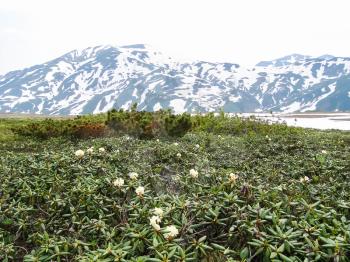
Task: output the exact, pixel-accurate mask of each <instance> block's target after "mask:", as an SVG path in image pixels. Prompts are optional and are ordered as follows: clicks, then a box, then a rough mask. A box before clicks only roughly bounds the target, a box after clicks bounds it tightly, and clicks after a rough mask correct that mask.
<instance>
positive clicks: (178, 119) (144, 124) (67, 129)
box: [12, 105, 302, 139]
mask: <svg viewBox="0 0 350 262" xmlns="http://www.w3.org/2000/svg"><path fill="white" fill-rule="evenodd" d="M301 130H302V129H301V128H290V127H287V126H286V125H281V124H269V123H267V122H264V121H262V120H258V119H256V118H254V117H249V118H241V117H238V116H234V115H233V116H228V115H226V114H224V113H223V112H221V113H220V114H218V115H215V114H214V113H209V114H203V115H201V114H198V115H189V114H187V113H184V114H179V115H175V114H172V113H171V111H170V110H159V111H156V112H147V111H136V105H135V106H133V107H132V109H131V110H130V111H124V110H123V109H120V110H116V109H113V110H111V111H109V112H107V113H106V114H100V115H96V116H95V115H86V116H78V117H75V118H72V119H45V120H41V121H35V122H33V123H29V124H24V125H20V126H18V125H17V126H15V127H13V128H12V131H13V132H14V133H15V134H17V135H19V136H25V137H26V136H29V137H35V138H39V139H48V138H51V137H65V138H89V137H101V136H121V135H130V136H132V137H137V138H141V139H152V138H155V137H163V138H169V137H174V138H176V137H182V136H184V135H185V134H186V133H188V132H207V133H213V134H222V135H249V134H261V135H264V134H265V135H266V134H270V133H279V134H282V133H283V134H285V135H288V134H290V133H298V132H302V131H301Z"/></svg>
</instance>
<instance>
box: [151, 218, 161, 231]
mask: <svg viewBox="0 0 350 262" xmlns="http://www.w3.org/2000/svg"><path fill="white" fill-rule="evenodd" d="M160 222H161V219H160V217H159V216H152V217H151V218H150V219H149V224H150V225H151V226H152V227H153V228H154V229H155V230H157V231H159V230H160V225H159V223H160Z"/></svg>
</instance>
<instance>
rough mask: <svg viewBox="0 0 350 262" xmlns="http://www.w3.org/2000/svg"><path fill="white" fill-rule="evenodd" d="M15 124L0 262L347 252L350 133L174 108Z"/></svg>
mask: <svg viewBox="0 0 350 262" xmlns="http://www.w3.org/2000/svg"><path fill="white" fill-rule="evenodd" d="M7 121H8V122H6V124H4V125H5V126H6V125H7V126H9V129H10V130H11V132H15V133H14V137H13V139H9V140H7V141H2V143H1V148H0V184H1V188H0V260H4V261H21V260H24V261H317V260H319V261H349V258H348V257H350V191H349V187H350V181H349V175H350V161H349V160H350V135H349V134H348V133H342V132H319V131H313V130H306V129H301V128H289V127H286V126H285V125H268V124H267V123H263V122H258V121H256V120H254V119H248V120H242V119H240V118H238V117H233V118H227V117H225V116H224V115H223V114H221V115H219V116H214V115H210V114H209V115H205V116H199V115H198V116H189V115H180V116H173V115H171V114H170V112H168V111H161V112H157V113H154V114H151V113H146V112H136V111H132V112H124V111H113V112H110V113H109V114H108V115H98V116H88V117H79V118H76V119H69V120H36V121H34V122H31V121H30V120H26V121H25V122H22V124H14V122H15V120H13V121H12V122H11V121H10V120H7ZM17 122H20V121H17ZM3 123H5V122H3ZM85 125H87V126H94V125H98V126H103V129H104V131H103V132H101V133H98V134H96V135H95V133H94V132H92V131H91V130H94V129H93V128H91V129H90V130H89V131H86V132H85V129H84V126H85ZM49 126H51V127H52V128H51V129H48V127H49ZM78 126H79V128H80V130H82V131H81V133H82V134H84V135H81V136H80V135H79V136H76V135H72V134H75V133H74V132H70V131H71V130H73V129H75V128H77V127H78ZM41 128H42V130H41V131H40V132H38V133H35V129H41ZM65 128H66V129H65ZM25 130H27V133H25ZM47 130H50V132H49V131H47ZM52 130H58V131H57V133H55V132H56V131H52ZM63 130H65V131H63ZM55 134H56V135H55ZM86 134H87V135H86ZM88 137H90V138H88ZM77 138H85V139H77ZM91 147H93V148H91Z"/></svg>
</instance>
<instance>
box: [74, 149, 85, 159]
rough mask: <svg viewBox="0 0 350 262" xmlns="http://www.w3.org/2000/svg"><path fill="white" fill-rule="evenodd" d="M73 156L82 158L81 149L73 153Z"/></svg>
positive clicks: (82, 152)
mask: <svg viewBox="0 0 350 262" xmlns="http://www.w3.org/2000/svg"><path fill="white" fill-rule="evenodd" d="M75 156H76V157H78V158H82V157H83V156H84V151H83V150H81V149H79V150H77V151H75Z"/></svg>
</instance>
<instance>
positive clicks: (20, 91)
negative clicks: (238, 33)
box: [0, 44, 350, 115]
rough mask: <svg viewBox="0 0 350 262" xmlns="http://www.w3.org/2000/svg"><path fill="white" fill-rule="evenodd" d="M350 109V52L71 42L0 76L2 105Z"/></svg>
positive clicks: (55, 109) (78, 109) (87, 109)
mask: <svg viewBox="0 0 350 262" xmlns="http://www.w3.org/2000/svg"><path fill="white" fill-rule="evenodd" d="M135 102H136V103H138V109H139V110H149V111H152V110H158V109H161V108H171V109H173V110H174V111H175V112H176V113H181V112H211V111H217V110H219V109H223V110H224V111H226V112H267V111H277V112H296V111H301V112H305V111H314V110H321V111H330V112H332V111H334V112H336V111H348V110H350V58H341V57H334V56H331V55H323V56H320V57H311V56H305V55H300V54H292V55H288V56H284V57H281V58H278V59H275V60H271V61H261V62H259V63H258V64H257V65H256V66H253V67H243V66H240V65H239V64H236V63H214V62H206V61H200V60H197V61H185V62H184V61H181V62H180V61H178V60H175V59H173V58H170V57H169V56H166V55H164V54H162V53H161V52H159V51H157V50H155V49H153V48H152V47H151V46H148V45H144V44H134V45H125V46H112V45H100V46H95V47H89V48H85V49H80V50H72V51H70V52H68V53H66V54H64V55H62V56H60V57H58V58H55V59H53V60H50V61H47V62H45V63H43V64H38V65H34V66H32V67H28V68H25V69H22V70H15V71H11V72H8V73H7V74H5V75H3V76H0V112H3V113H6V112H12V113H35V114H52V115H56V114H58V115H69V114H86V113H99V112H105V111H107V110H109V109H111V108H124V109H128V108H130V106H131V104H133V103H135Z"/></svg>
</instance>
